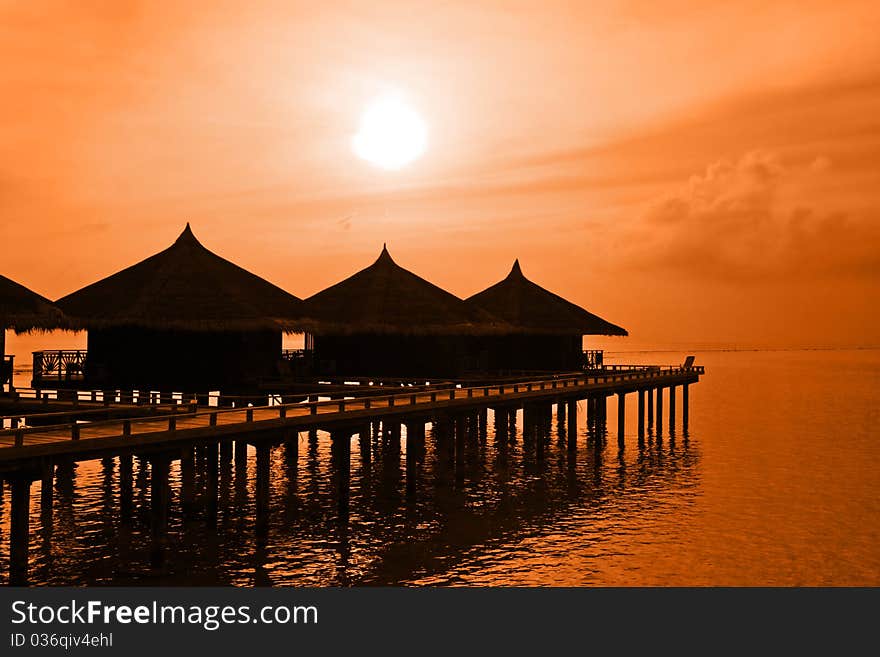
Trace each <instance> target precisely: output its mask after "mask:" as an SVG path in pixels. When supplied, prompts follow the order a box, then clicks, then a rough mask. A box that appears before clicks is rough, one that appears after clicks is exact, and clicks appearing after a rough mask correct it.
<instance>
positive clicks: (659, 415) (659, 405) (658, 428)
mask: <svg viewBox="0 0 880 657" xmlns="http://www.w3.org/2000/svg"><path fill="white" fill-rule="evenodd" d="M655 427H656V431H655V433H656V434H657V437H660V436H662V435H663V388H657V423H656V425H655Z"/></svg>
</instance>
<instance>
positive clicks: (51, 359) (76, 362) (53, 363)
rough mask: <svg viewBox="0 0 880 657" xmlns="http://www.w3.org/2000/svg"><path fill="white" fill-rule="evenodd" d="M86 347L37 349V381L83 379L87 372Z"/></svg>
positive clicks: (34, 353) (35, 354)
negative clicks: (50, 349)
mask: <svg viewBox="0 0 880 657" xmlns="http://www.w3.org/2000/svg"><path fill="white" fill-rule="evenodd" d="M87 353H88V352H87V351H86V350H85V349H59V350H52V351H35V352H33V355H34V370H33V372H34V373H33V378H34V380H35V381H81V380H82V379H83V375H84V373H85V366H86V354H87Z"/></svg>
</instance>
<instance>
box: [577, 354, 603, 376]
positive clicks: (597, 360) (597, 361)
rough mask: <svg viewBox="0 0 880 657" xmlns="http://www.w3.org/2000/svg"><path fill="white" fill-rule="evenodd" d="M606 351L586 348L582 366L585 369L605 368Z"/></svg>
mask: <svg viewBox="0 0 880 657" xmlns="http://www.w3.org/2000/svg"><path fill="white" fill-rule="evenodd" d="M604 359H605V352H604V351H603V350H601V349H585V350H584V356H583V360H582V361H581V366H582V367H583V369H584V371H587V372H588V371H590V370H601V369H603V368H604Z"/></svg>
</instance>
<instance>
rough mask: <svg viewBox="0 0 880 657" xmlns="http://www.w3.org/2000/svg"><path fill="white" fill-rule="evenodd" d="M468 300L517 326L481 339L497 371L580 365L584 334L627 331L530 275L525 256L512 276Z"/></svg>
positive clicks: (490, 366) (563, 368)
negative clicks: (526, 273)
mask: <svg viewBox="0 0 880 657" xmlns="http://www.w3.org/2000/svg"><path fill="white" fill-rule="evenodd" d="M467 303H468V304H469V305H471V306H472V307H474V308H476V309H480V310H484V311H487V312H489V313H491V314H492V315H494V316H496V317H498V318H500V319H502V320H504V321H505V322H507V323H508V324H509V325H511V326H512V327H513V328H514V330H513V331H511V332H508V333H505V334H501V335H492V336H484V337H482V338H480V339H479V344H480V345H481V347H480V351H481V352H483V353H485V354H486V358H487V367H488V369H489V370H491V371H505V370H506V371H510V370H517V371H522V370H545V371H547V370H556V371H570V370H577V369H580V368H581V366H582V359H583V338H582V336H584V335H627V332H626V330H625V329H623V328H621V327H619V326H617V325H615V324H612V323H610V322H607V321H605V320H604V319H602V318H601V317H597V316H596V315H594V314H592V313H590V312H587V311H586V310H584V309H583V308H581V307H580V306H577V305H575V304H573V303H571V302H570V301H566V300H565V299H563V298H562V297H560V296H559V295H556V294H553V293H552V292H550V291H548V290H545V289H544V288H543V287H541V286H540V285H537V284H535V283H533V282H532V281H530V280H529V279H527V278H526V277H525V276H524V275H523V273H522V269H520V266H519V260H517V261H515V262H514V263H513V268H512V269H511V270H510V273H509V274H508V275H507V278H505V279H504V280H503V281H500V282H498V283H496V284H495V285H493V286H492V287H490V288H487V289H485V290H483V291H482V292H479V293H477V294H475V295H473V296H472V297H469V298H468V299H467Z"/></svg>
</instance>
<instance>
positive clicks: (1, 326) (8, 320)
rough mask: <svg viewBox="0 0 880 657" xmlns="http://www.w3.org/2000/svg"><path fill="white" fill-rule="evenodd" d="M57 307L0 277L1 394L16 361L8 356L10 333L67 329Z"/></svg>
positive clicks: (9, 380) (8, 381)
mask: <svg viewBox="0 0 880 657" xmlns="http://www.w3.org/2000/svg"><path fill="white" fill-rule="evenodd" d="M67 326H68V324H67V320H66V319H65V317H64V315H63V314H62V313H61V311H60V310H58V308H57V307H56V306H54V305H53V304H52V302H51V301H49V300H48V299H46V298H44V297H41V296H40V295H39V294H37V293H36V292H31V291H30V290H29V289H27V288H26V287H24V286H23V285H19V284H18V283H16V282H15V281H12V280H10V279H8V278H6V277H5V276H0V391H2V390H3V386H4V385H6V384H8V383H11V381H12V367H13V362H12V357H11V356H9V357H7V356H6V329H13V330H14V331H15V332H16V333H26V332H28V331H33V330H40V329H43V330H51V329H57V328H67Z"/></svg>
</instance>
